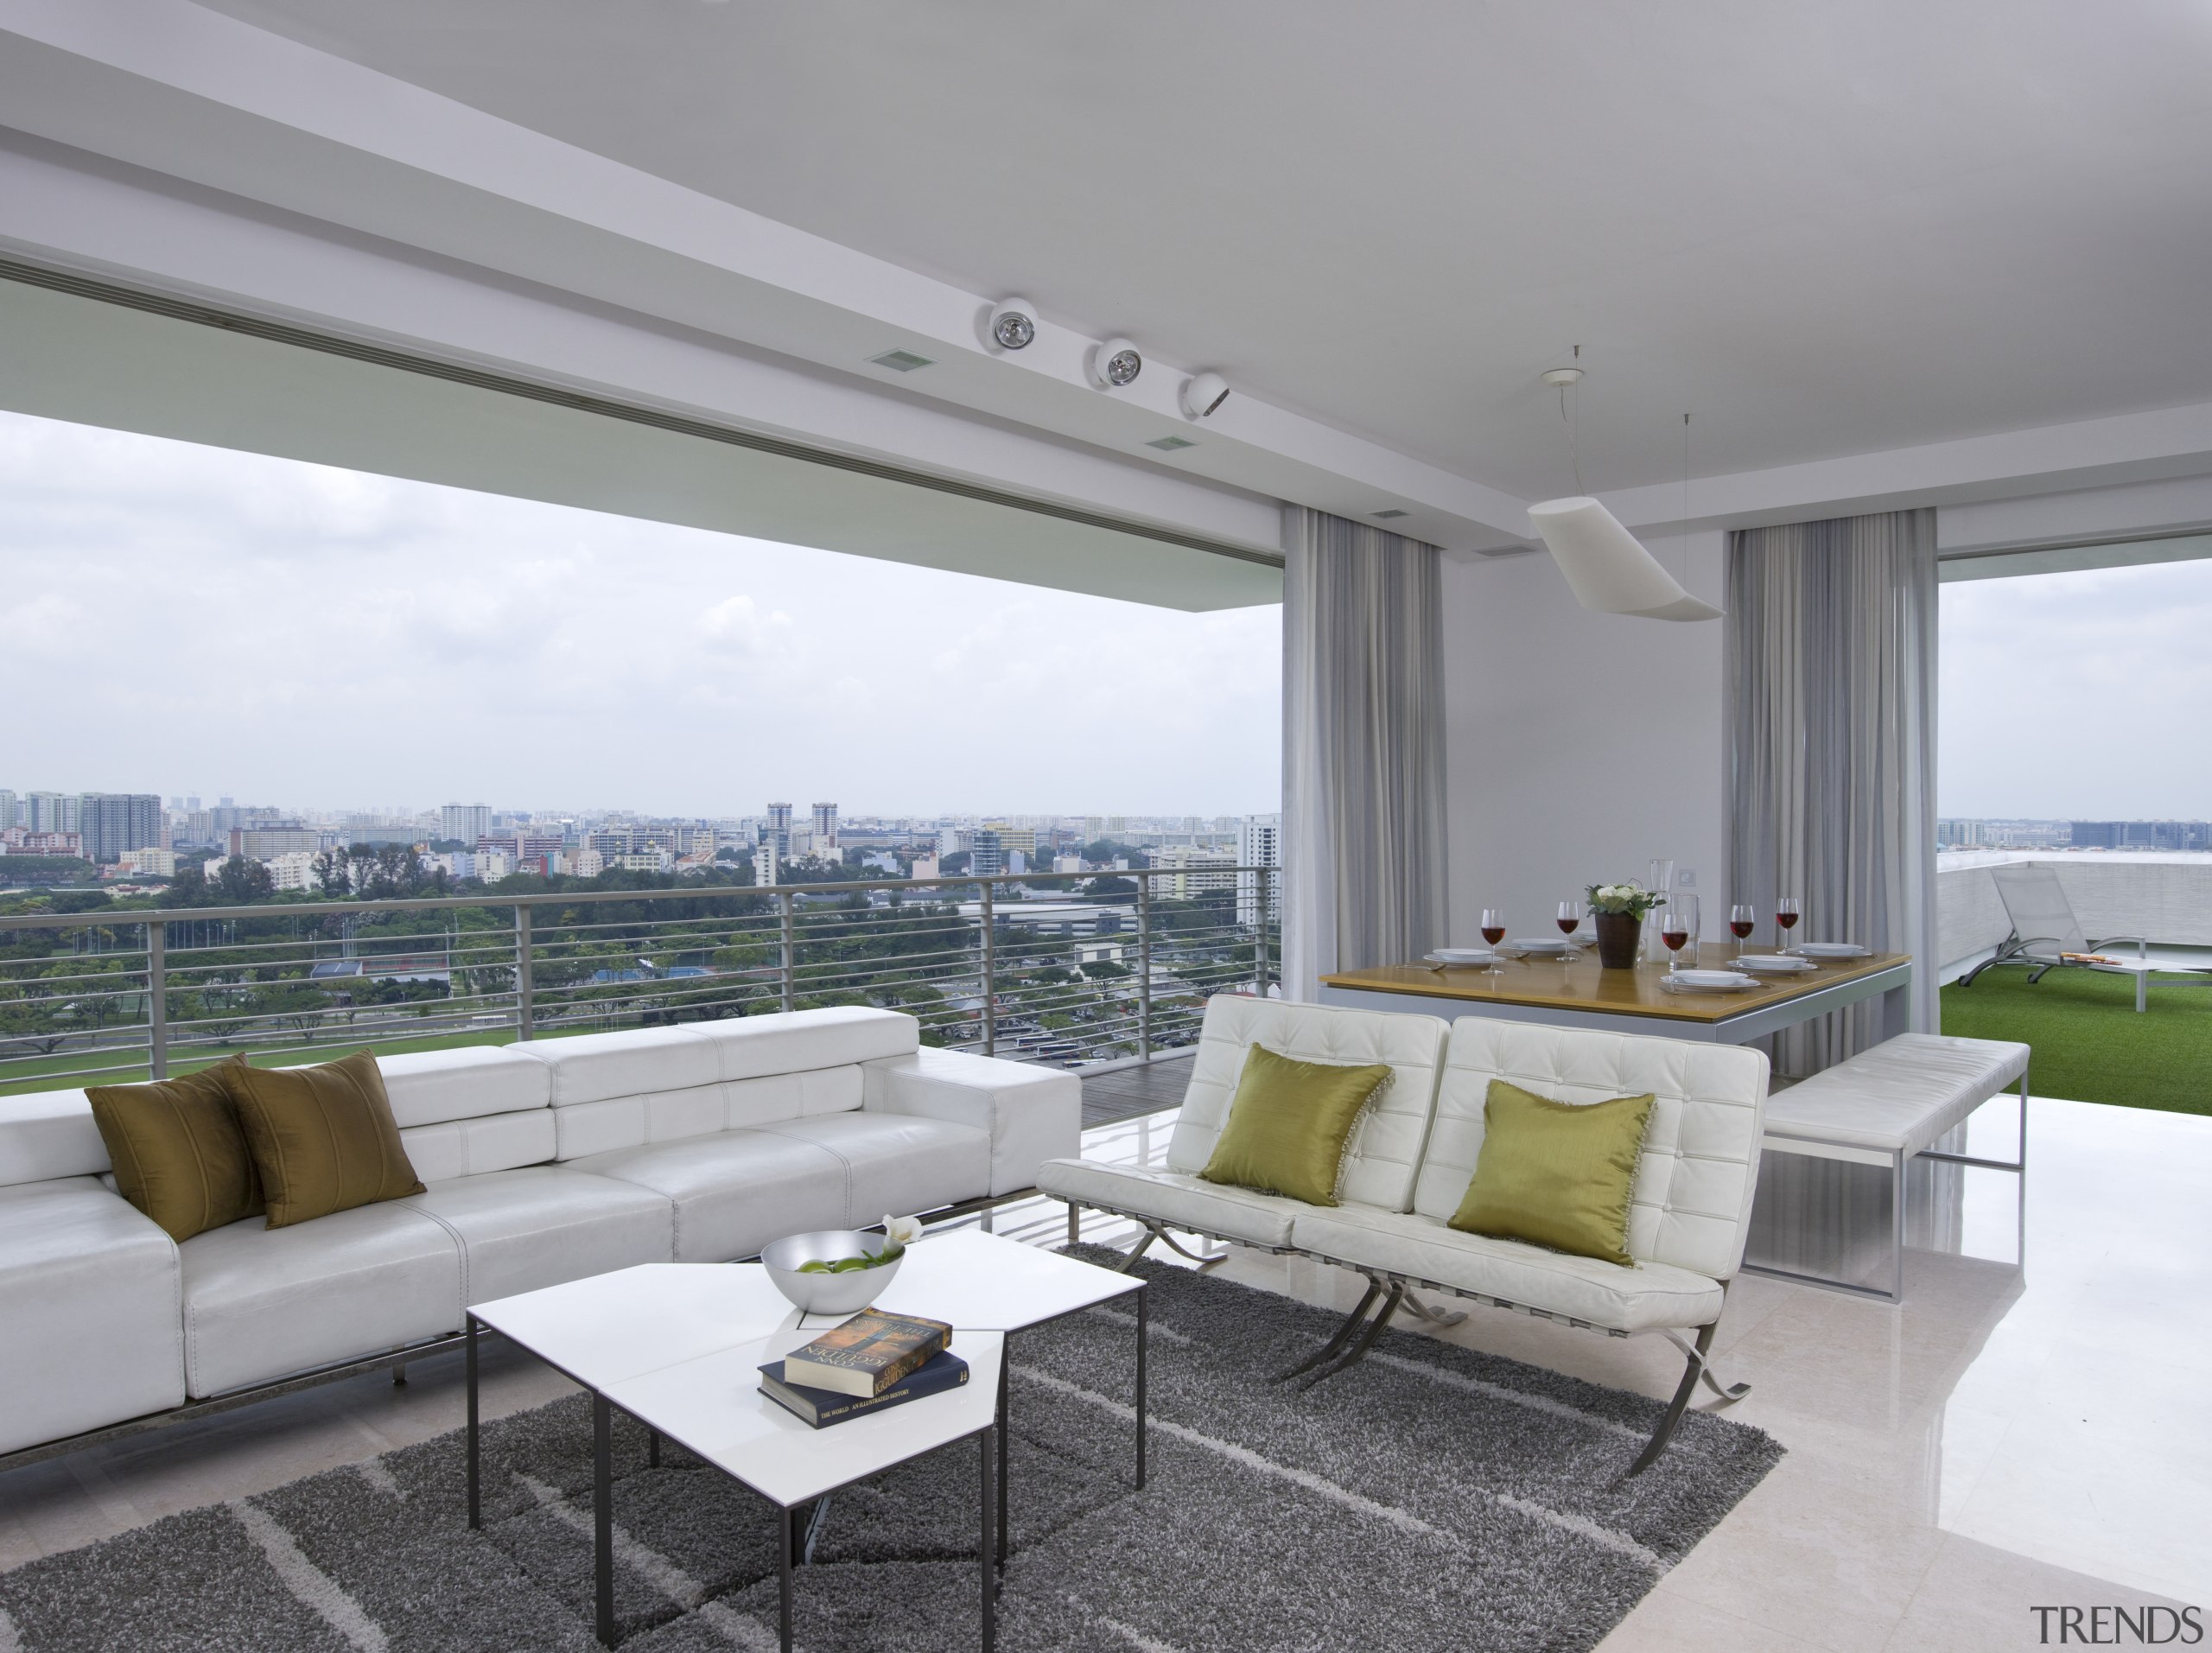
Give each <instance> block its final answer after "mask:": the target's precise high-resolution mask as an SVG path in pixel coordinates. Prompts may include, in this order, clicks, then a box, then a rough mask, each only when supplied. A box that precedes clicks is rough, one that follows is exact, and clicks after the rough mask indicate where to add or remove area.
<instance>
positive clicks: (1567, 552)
mask: <svg viewBox="0 0 2212 1653" xmlns="http://www.w3.org/2000/svg"><path fill="white" fill-rule="evenodd" d="M1574 358H1575V359H1576V360H1577V361H1578V362H1579V361H1580V360H1581V359H1582V346H1580V345H1577V346H1574ZM1542 382H1543V383H1544V384H1546V385H1549V386H1550V387H1551V388H1552V389H1553V390H1555V391H1558V392H1559V411H1560V418H1561V419H1563V420H1566V421H1567V427H1568V437H1567V441H1568V451H1569V453H1570V454H1571V455H1572V456H1573V465H1574V484H1575V486H1577V487H1580V486H1582V455H1581V448H1582V397H1581V394H1580V385H1581V382H1582V369H1581V368H1580V367H1554V368H1552V369H1550V370H1549V371H1548V372H1545V373H1544V374H1543V375H1542ZM1570 391H1573V392H1574V402H1573V412H1572V414H1570V412H1569V410H1568V403H1567V395H1568V392H1570ZM1689 429H1690V416H1689V415H1688V414H1687V413H1686V414H1684V415H1683V416H1682V521H1683V524H1684V525H1686V526H1687V525H1688V522H1689V492H1690V469H1689V466H1690V448H1689V442H1690V437H1689ZM1529 521H1530V522H1532V523H1534V524H1535V525H1536V535H1537V537H1538V538H1540V539H1541V540H1542V541H1543V542H1544V547H1545V549H1546V550H1548V551H1550V552H1551V554H1552V561H1554V563H1558V564H1559V571H1560V573H1561V574H1564V575H1566V576H1567V588H1568V589H1569V590H1570V591H1572V592H1573V593H1574V600H1575V601H1577V602H1579V603H1580V604H1581V605H1582V606H1583V607H1585V608H1587V609H1589V610H1591V611H1592V613H1595V614H1633V615H1635V616H1636V617H1637V619H1639V620H1719V618H1720V611H1719V609H1718V608H1715V607H1713V605H1712V604H1711V603H1707V602H1700V601H1698V600H1697V599H1696V598H1695V597H1693V596H1691V595H1690V594H1689V593H1688V592H1687V591H1685V590H1683V589H1682V588H1681V584H1680V583H1679V582H1677V581H1676V580H1675V576H1674V575H1671V574H1669V573H1668V572H1667V570H1666V569H1663V568H1662V567H1661V566H1660V563H1659V559H1658V558H1657V557H1656V556H1652V555H1651V553H1650V552H1649V551H1648V550H1644V548H1643V543H1642V542H1641V541H1639V540H1638V539H1637V537H1636V536H1635V535H1633V534H1631V533H1630V532H1629V531H1628V530H1627V529H1625V528H1624V527H1623V526H1621V520H1620V518H1618V517H1616V516H1615V515H1613V513H1612V512H1610V511H1608V510H1606V509H1605V506H1604V505H1600V504H1599V503H1598V501H1597V500H1595V499H1591V498H1590V497H1589V496H1587V495H1586V494H1580V493H1578V494H1575V495H1573V497H1571V498H1569V499H1547V500H1545V501H1544V502H1543V503H1542V504H1541V505H1530V506H1529Z"/></svg>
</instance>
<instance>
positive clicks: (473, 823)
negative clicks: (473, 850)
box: [438, 804, 492, 844]
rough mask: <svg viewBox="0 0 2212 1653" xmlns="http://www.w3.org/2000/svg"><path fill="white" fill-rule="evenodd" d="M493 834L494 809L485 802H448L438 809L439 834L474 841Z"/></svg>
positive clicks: (444, 836)
mask: <svg viewBox="0 0 2212 1653" xmlns="http://www.w3.org/2000/svg"><path fill="white" fill-rule="evenodd" d="M491 835H492V811H491V807H490V805H488V804H447V805H446V806H445V807H444V808H443V809H442V810H440V811H438V836H439V837H440V838H441V839H454V838H458V839H460V840H461V842H463V843H470V844H473V843H474V842H476V841H477V840H478V839H479V838H487V837H489V836H491Z"/></svg>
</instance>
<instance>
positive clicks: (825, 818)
mask: <svg viewBox="0 0 2212 1653" xmlns="http://www.w3.org/2000/svg"><path fill="white" fill-rule="evenodd" d="M836 850H837V806H836V804H816V805H815V806H814V853H815V854H816V855H835V854H836Z"/></svg>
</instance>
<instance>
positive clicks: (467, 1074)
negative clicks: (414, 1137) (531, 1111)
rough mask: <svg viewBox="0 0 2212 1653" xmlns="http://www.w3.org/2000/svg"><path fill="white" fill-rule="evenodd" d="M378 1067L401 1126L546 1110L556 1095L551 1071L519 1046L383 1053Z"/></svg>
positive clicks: (392, 1112) (395, 1115) (409, 1126)
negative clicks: (529, 1109)
mask: <svg viewBox="0 0 2212 1653" xmlns="http://www.w3.org/2000/svg"><path fill="white" fill-rule="evenodd" d="M377 1066H378V1069H379V1070H380V1071H382V1072H383V1074H384V1090H385V1097H387V1098H388V1099H389V1100H390V1102H391V1116H392V1119H393V1121H394V1122H396V1123H397V1125H398V1126H399V1128H401V1129H402V1130H406V1129H409V1128H412V1127H414V1126H417V1125H438V1124H442V1123H444V1122H446V1121H447V1120H449V1119H480V1118H482V1117H484V1116H486V1115H487V1114H506V1113H514V1112H517V1111H518V1110H520V1109H526V1108H543V1107H546V1106H548V1105H549V1104H550V1103H551V1101H552V1097H553V1077H552V1072H551V1070H550V1069H549V1068H548V1067H547V1066H546V1065H545V1064H544V1063H543V1062H541V1061H539V1060H538V1059H537V1057H535V1056H534V1055H532V1054H531V1052H530V1051H529V1050H527V1049H525V1048H524V1047H523V1046H519V1045H471V1046H463V1047H462V1048H461V1049H459V1050H449V1051H410V1052H408V1053H407V1054H405V1055H403V1056H382V1057H378V1059H377Z"/></svg>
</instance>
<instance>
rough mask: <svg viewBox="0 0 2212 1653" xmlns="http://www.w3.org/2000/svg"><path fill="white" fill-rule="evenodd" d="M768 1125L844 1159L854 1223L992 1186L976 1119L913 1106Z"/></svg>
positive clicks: (909, 1212)
mask: <svg viewBox="0 0 2212 1653" xmlns="http://www.w3.org/2000/svg"><path fill="white" fill-rule="evenodd" d="M761 1128H762V1129H763V1130H765V1131H772V1132H773V1133H775V1135H779V1136H787V1137H790V1138H791V1140H793V1141H800V1142H811V1143H813V1144H814V1145H815V1146H816V1147H817V1148H823V1149H826V1150H827V1151H828V1152H829V1153H831V1154H836V1156H837V1158H838V1159H839V1160H842V1161H843V1162H844V1167H845V1203H844V1207H843V1209H844V1218H843V1221H844V1225H845V1226H846V1227H848V1228H866V1227H867V1226H868V1224H871V1223H878V1222H880V1221H882V1220H883V1218H884V1217H887V1216H891V1217H911V1216H914V1215H917V1214H918V1213H919V1212H922V1211H933V1210H935V1209H936V1208H938V1206H940V1205H958V1204H960V1203H961V1202H962V1201H963V1200H968V1199H978V1198H982V1196H983V1195H984V1194H985V1193H986V1192H988V1191H989V1189H990V1186H991V1138H990V1133H989V1132H988V1131H979V1130H977V1129H976V1128H975V1127H973V1126H972V1125H954V1124H950V1123H948V1122H945V1121H944V1120H942V1119H923V1118H920V1117H918V1116H915V1115H912V1114H825V1115H823V1116H821V1117H820V1118H817V1119H792V1120H786V1121H785V1122H783V1123H782V1124H780V1125H764V1126H763V1127H761Z"/></svg>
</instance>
